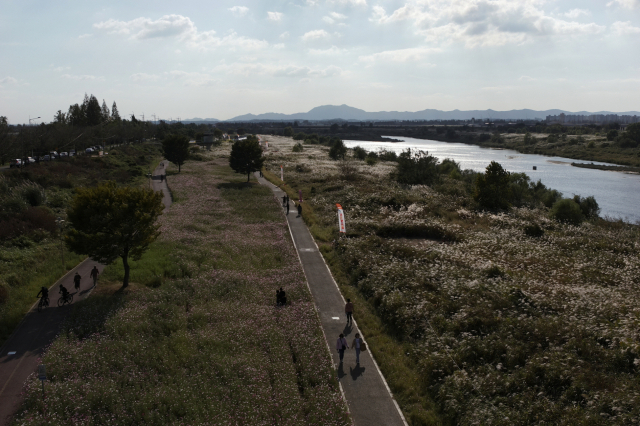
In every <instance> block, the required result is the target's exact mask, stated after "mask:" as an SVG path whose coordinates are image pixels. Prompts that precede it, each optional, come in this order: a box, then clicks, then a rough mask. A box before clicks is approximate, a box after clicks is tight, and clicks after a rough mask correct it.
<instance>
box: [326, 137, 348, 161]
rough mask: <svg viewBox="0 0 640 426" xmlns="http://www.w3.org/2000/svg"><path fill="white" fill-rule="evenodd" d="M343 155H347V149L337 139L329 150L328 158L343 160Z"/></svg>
mask: <svg viewBox="0 0 640 426" xmlns="http://www.w3.org/2000/svg"><path fill="white" fill-rule="evenodd" d="M345 155H347V147H346V146H345V145H344V142H342V140H340V139H338V140H337V141H335V142H334V143H333V145H332V146H331V149H330V150H329V158H331V159H332V160H344V156H345Z"/></svg>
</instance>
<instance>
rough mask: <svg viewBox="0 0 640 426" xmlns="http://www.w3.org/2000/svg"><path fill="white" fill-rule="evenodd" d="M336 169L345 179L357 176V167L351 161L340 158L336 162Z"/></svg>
mask: <svg viewBox="0 0 640 426" xmlns="http://www.w3.org/2000/svg"><path fill="white" fill-rule="evenodd" d="M338 170H339V171H340V175H341V176H342V178H343V179H345V180H353V179H355V178H357V177H358V167H357V166H356V164H355V163H354V162H353V161H349V160H342V161H341V162H340V163H338Z"/></svg>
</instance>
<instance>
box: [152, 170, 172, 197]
mask: <svg viewBox="0 0 640 426" xmlns="http://www.w3.org/2000/svg"><path fill="white" fill-rule="evenodd" d="M166 164H167V160H164V161H162V162H161V163H160V164H159V165H158V167H156V169H155V170H154V171H153V174H152V175H151V188H153V190H154V191H162V193H163V197H162V204H164V207H165V208H168V207H169V206H170V205H171V192H169V187H168V186H167V179H166V177H167V176H166V174H167V172H166V168H167V167H166ZM160 176H164V177H165V179H162V178H161V177H160Z"/></svg>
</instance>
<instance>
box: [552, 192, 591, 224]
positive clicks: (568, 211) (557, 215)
mask: <svg viewBox="0 0 640 426" xmlns="http://www.w3.org/2000/svg"><path fill="white" fill-rule="evenodd" d="M551 217H552V218H554V219H555V220H557V221H559V222H564V223H568V224H571V225H576V226H577V225H580V224H581V223H582V221H583V220H584V215H583V214H582V210H581V209H580V205H579V204H578V203H576V202H575V201H573V200H572V199H570V198H563V199H562V200H560V201H558V202H556V203H555V204H554V205H553V207H552V208H551Z"/></svg>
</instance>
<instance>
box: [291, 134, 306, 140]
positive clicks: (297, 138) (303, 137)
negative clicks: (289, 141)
mask: <svg viewBox="0 0 640 426" xmlns="http://www.w3.org/2000/svg"><path fill="white" fill-rule="evenodd" d="M306 138H307V135H305V134H304V133H302V132H300V133H296V134H295V135H294V136H293V140H295V141H303V140H305V139H306Z"/></svg>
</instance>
